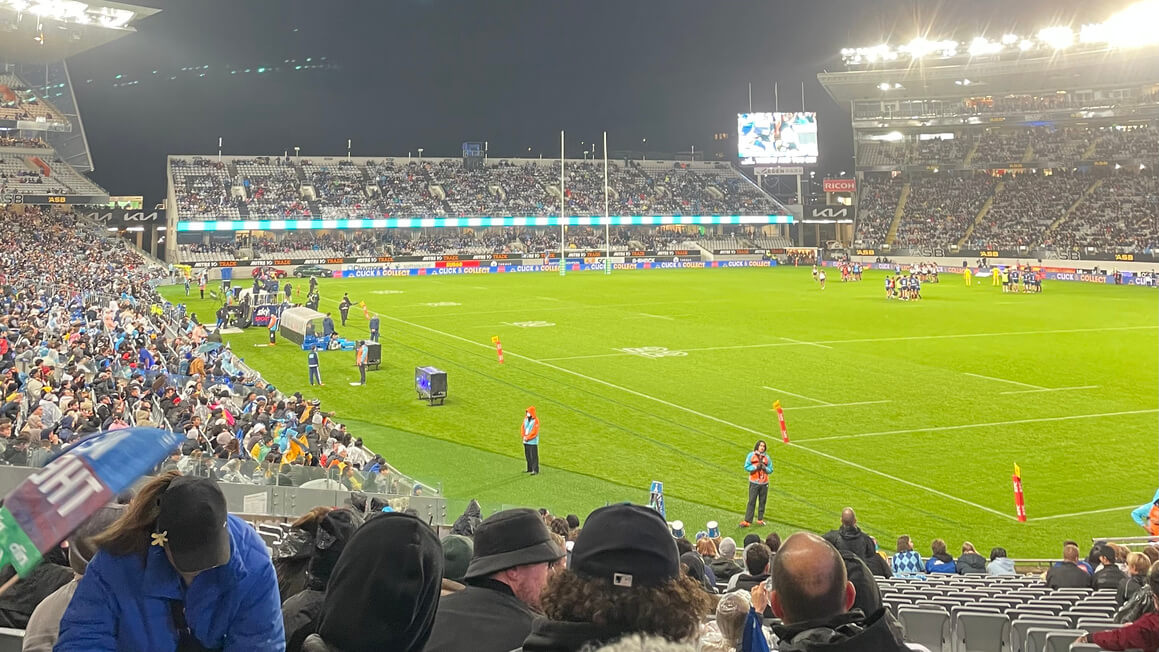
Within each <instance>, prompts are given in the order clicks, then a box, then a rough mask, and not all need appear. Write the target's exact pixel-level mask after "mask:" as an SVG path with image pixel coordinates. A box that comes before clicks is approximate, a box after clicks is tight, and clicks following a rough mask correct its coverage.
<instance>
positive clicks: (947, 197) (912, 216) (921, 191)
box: [894, 173, 995, 246]
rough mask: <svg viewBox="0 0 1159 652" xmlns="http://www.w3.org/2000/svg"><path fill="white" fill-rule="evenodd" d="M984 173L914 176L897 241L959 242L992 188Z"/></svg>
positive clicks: (919, 243)
mask: <svg viewBox="0 0 1159 652" xmlns="http://www.w3.org/2000/svg"><path fill="white" fill-rule="evenodd" d="M994 183H995V180H994V178H993V177H991V176H989V175H987V174H985V173H962V174H955V173H943V174H936V175H930V176H921V177H915V178H914V179H913V180H912V181H911V183H910V195H909V199H908V200H907V201H906V204H905V208H904V210H903V212H902V217H901V222H900V223H899V225H898V230H897V237H896V238H895V239H894V242H896V243H898V244H900V245H906V246H919V245H932V246H945V245H949V244H956V243H957V242H958V240H959V239H960V238H961V237H962V235H963V234H964V233H965V232H966V229H967V228H969V226H970V224H972V223H973V222H974V218H975V217H976V216H977V214H978V211H979V210H980V209H981V208H982V205H983V204H984V203H985V202H986V200H987V199H988V198H989V196H990V194H991V193H992V192H993V189H994Z"/></svg>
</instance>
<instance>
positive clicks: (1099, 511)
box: [1026, 505, 1138, 521]
mask: <svg viewBox="0 0 1159 652" xmlns="http://www.w3.org/2000/svg"><path fill="white" fill-rule="evenodd" d="M1136 507H1138V505H1127V506H1126V507H1108V508H1106V509H1092V510H1089V511H1086V512H1071V513H1070V514H1055V515H1053V516H1038V517H1035V518H1028V519H1026V520H1028V521H1051V520H1054V519H1056V518H1070V517H1072V516H1089V515H1091V514H1106V513H1107V512H1118V511H1120V510H1126V509H1135V508H1136Z"/></svg>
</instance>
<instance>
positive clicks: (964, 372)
mask: <svg viewBox="0 0 1159 652" xmlns="http://www.w3.org/2000/svg"><path fill="white" fill-rule="evenodd" d="M962 373H963V374H965V375H967V376H973V377H975V378H982V379H985V380H993V381H996V382H999V383H1010V384H1011V385H1018V386H1020V387H1030V388H1031V389H1034V390H1036V391H1041V390H1044V389H1046V388H1045V387H1043V386H1042V385H1031V384H1030V383H1020V382H1018V381H1017V380H1006V379H1005V378H995V377H994V376H983V375H982V374H972V373H970V372H969V371H963V372H962Z"/></svg>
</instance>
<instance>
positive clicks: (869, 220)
mask: <svg viewBox="0 0 1159 652" xmlns="http://www.w3.org/2000/svg"><path fill="white" fill-rule="evenodd" d="M904 187H905V183H904V181H903V180H902V179H900V178H883V177H879V176H873V177H866V178H865V179H863V180H862V182H861V197H860V202H859V204H858V206H857V235H856V236H855V237H854V240H855V241H856V242H858V243H861V244H864V245H866V246H872V245H878V244H882V243H884V242H885V237H886V235H887V234H888V233H889V226H890V224H892V223H893V217H894V213H895V212H896V211H897V204H898V202H900V201H901V193H902V189H903V188H904Z"/></svg>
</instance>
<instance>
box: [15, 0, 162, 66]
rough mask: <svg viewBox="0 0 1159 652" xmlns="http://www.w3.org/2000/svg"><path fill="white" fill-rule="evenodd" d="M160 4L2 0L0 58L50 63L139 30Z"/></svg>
mask: <svg viewBox="0 0 1159 652" xmlns="http://www.w3.org/2000/svg"><path fill="white" fill-rule="evenodd" d="M159 11H160V9H151V8H149V7H138V6H135V5H129V4H123V3H120V2H89V1H78V0H0V60H2V61H12V62H18V63H51V62H54V61H61V60H63V59H67V58H68V57H71V56H75V55H77V54H80V53H82V52H85V51H88V50H91V49H92V48H95V47H98V46H101V45H104V44H105V43H109V42H111V41H115V40H117V39H119V38H121V37H122V36H127V35H129V34H132V33H134V32H136V31H137V30H136V29H134V28H133V23H135V22H136V21H138V20H140V19H141V18H146V17H148V16H152V15H153V14H155V13H157V12H159Z"/></svg>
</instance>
